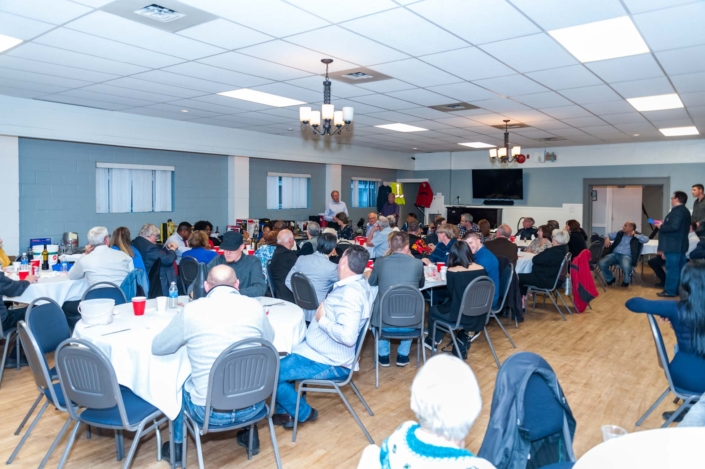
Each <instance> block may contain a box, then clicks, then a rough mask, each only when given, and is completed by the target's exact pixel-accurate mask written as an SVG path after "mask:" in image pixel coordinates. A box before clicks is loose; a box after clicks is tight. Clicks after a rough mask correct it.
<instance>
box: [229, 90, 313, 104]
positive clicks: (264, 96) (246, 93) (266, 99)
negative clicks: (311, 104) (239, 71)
mask: <svg viewBox="0 0 705 469" xmlns="http://www.w3.org/2000/svg"><path fill="white" fill-rule="evenodd" d="M218 94H219V95H221V96H227V97H228V98H235V99H242V100H243V101H251V102H253V103H259V104H266V105H267V106H274V107H287V106H298V105H300V104H306V103H305V102H303V101H297V100H295V99H290V98H285V97H283V96H277V95H276V94H269V93H263V92H261V91H255V90H251V89H248V88H242V89H239V90H233V91H225V92H223V93H218Z"/></svg>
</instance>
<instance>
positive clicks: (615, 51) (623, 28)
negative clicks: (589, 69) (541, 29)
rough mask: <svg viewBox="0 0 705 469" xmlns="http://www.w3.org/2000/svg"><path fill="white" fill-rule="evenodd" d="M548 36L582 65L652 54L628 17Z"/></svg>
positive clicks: (583, 25) (569, 29) (554, 32)
mask: <svg viewBox="0 0 705 469" xmlns="http://www.w3.org/2000/svg"><path fill="white" fill-rule="evenodd" d="M548 34H550V35H551V36H553V38H554V39H555V40H556V41H558V42H560V43H561V44H562V45H563V47H565V48H566V49H568V52H570V53H571V54H573V55H574V56H575V57H576V58H577V59H578V60H580V61H581V62H595V61H597V60H607V59H616V58H617V57H627V56H630V55H638V54H646V53H648V52H649V46H647V45H646V42H644V39H643V38H642V37H641V34H639V31H637V29H636V26H634V23H632V20H631V19H630V18H629V17H628V16H622V17H620V18H614V19H611V20H605V21H597V22H595V23H587V24H581V25H579V26H572V27H570V28H563V29H556V30H553V31H549V32H548Z"/></svg>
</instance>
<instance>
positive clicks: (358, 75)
mask: <svg viewBox="0 0 705 469" xmlns="http://www.w3.org/2000/svg"><path fill="white" fill-rule="evenodd" d="M343 78H347V79H348V80H366V79H368V78H374V77H373V76H372V75H368V74H366V73H364V72H353V73H346V74H345V75H343Z"/></svg>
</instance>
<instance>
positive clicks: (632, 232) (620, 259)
mask: <svg viewBox="0 0 705 469" xmlns="http://www.w3.org/2000/svg"><path fill="white" fill-rule="evenodd" d="M611 241H614V242H611ZM648 242H649V238H648V237H646V236H644V235H643V234H639V233H637V232H636V223H634V222H633V221H628V222H626V223H624V226H623V227H622V231H617V232H615V233H609V234H608V235H607V237H606V238H605V248H607V249H608V251H607V255H606V256H605V257H603V258H602V259H600V260H599V261H598V264H600V270H601V271H602V274H603V275H604V277H605V281H606V282H607V285H612V284H613V283H614V282H615V278H614V274H613V273H612V271H611V270H610V269H609V267H610V266H612V265H618V266H619V267H620V268H621V269H622V272H623V273H624V282H622V286H623V287H628V286H629V283H630V282H631V280H632V266H634V265H636V261H637V259H638V257H639V253H640V252H641V246H640V244H644V243H648Z"/></svg>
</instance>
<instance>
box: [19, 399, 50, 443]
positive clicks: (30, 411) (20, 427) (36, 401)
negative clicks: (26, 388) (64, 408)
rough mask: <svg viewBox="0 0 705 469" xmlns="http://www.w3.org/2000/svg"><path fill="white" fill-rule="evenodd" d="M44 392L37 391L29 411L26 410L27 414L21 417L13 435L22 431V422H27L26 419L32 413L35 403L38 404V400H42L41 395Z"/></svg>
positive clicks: (35, 406)
mask: <svg viewBox="0 0 705 469" xmlns="http://www.w3.org/2000/svg"><path fill="white" fill-rule="evenodd" d="M43 396H44V394H42V393H39V395H38V396H37V398H36V399H35V400H34V404H32V407H30V408H29V412H27V415H25V416H24V419H22V422H20V426H19V427H17V430H15V435H19V434H20V432H21V431H22V427H24V424H25V423H27V420H29V416H30V415H32V412H34V409H36V408H37V404H39V401H41V400H42V397H43Z"/></svg>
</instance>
